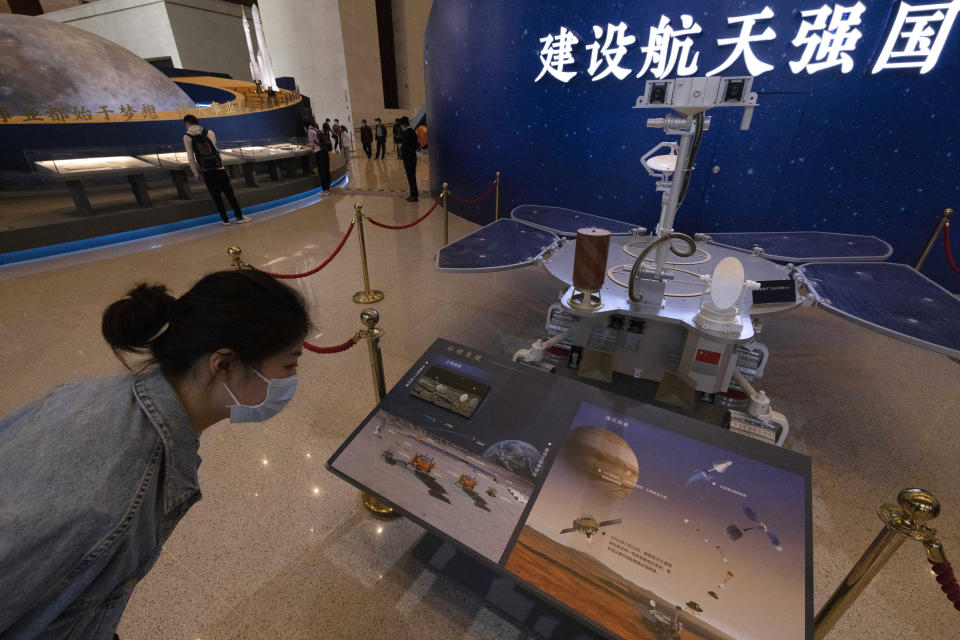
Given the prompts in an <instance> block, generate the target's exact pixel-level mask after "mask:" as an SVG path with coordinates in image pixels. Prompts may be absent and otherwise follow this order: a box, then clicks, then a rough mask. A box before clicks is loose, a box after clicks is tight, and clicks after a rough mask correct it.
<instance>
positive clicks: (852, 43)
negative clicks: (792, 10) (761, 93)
mask: <svg viewBox="0 0 960 640" xmlns="http://www.w3.org/2000/svg"><path fill="white" fill-rule="evenodd" d="M865 10H866V7H865V6H863V3H862V2H858V3H857V4H855V5H853V6H852V7H844V6H842V5H839V4H838V5H834V7H833V9H830V5H826V4H825V5H823V6H822V7H820V8H819V9H813V10H811V11H802V12H801V13H800V15H801V16H803V18H804V20H803V22H802V23H801V24H800V31H798V32H797V37H796V38H794V39H793V41H792V42H791V44H792V45H793V46H795V47H804V50H803V55H802V56H801V57H800V59H799V60H794V61H792V62H790V70H791V71H793V72H794V73H800V72H801V71H804V70H805V71H806V72H807V73H816V72H817V71H822V70H823V69H829V68H830V67H835V66H839V67H840V71H841V72H843V73H850V71H851V69H853V58H851V57H850V54H849V53H847V52H848V51H853V50H854V49H855V48H856V47H857V41H858V40H859V39H860V36H862V35H863V34H862V33H860V30H859V29H851V27H856V26H858V25H859V24H860V17H861V16H862V15H863V12H864V11H865ZM807 18H813V22H809V21H807Z"/></svg>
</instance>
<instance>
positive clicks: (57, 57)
mask: <svg viewBox="0 0 960 640" xmlns="http://www.w3.org/2000/svg"><path fill="white" fill-rule="evenodd" d="M0 104H3V105H4V106H6V107H7V108H8V109H9V110H10V111H11V112H12V113H24V110H25V109H26V108H34V109H37V110H40V111H41V112H44V111H45V110H46V108H47V107H48V105H64V106H69V105H82V106H85V107H88V108H89V109H91V110H96V108H97V107H98V106H99V105H108V106H109V107H110V108H111V109H112V110H113V111H114V112H116V111H117V109H118V106H119V105H121V104H130V105H133V106H135V107H136V108H137V109H138V110H139V109H140V108H141V106H142V105H145V104H147V105H153V106H154V107H155V108H156V110H157V111H164V110H172V109H176V108H177V106H178V105H181V104H188V105H192V104H193V100H191V99H190V98H189V97H188V96H187V94H186V93H184V92H183V91H182V90H181V89H180V87H178V86H177V85H176V84H175V83H174V82H173V81H171V80H170V79H169V78H167V76H165V75H164V74H163V73H161V72H160V71H158V70H157V69H156V68H155V67H154V66H153V65H151V64H150V63H148V62H146V61H145V60H143V59H142V58H140V57H138V56H137V55H135V54H134V53H132V52H130V51H128V50H127V49H124V48H123V47H121V46H118V45H116V44H114V43H113V42H110V41H109V40H105V39H104V38H101V37H100V36H97V35H94V34H92V33H89V32H87V31H83V30H82V29H77V28H76V27H70V26H67V25H64V24H60V23H59V22H56V21H54V20H48V19H44V18H35V17H31V16H22V15H16V14H0Z"/></svg>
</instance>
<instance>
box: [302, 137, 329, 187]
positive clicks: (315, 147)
mask: <svg viewBox="0 0 960 640" xmlns="http://www.w3.org/2000/svg"><path fill="white" fill-rule="evenodd" d="M303 128H304V130H306V132H307V145H308V146H309V147H310V150H311V151H313V157H314V158H316V161H317V173H318V174H320V186H321V187H322V188H323V192H324V193H330V151H331V150H332V149H333V145H332V144H330V136H329V135H327V132H326V131H321V130H320V128H319V127H317V123H316V122H313V121H311V122H306V123H304V125H303Z"/></svg>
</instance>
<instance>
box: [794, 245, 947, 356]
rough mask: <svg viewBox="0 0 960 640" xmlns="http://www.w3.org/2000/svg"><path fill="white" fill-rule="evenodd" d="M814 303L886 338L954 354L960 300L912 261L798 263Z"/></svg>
mask: <svg viewBox="0 0 960 640" xmlns="http://www.w3.org/2000/svg"><path fill="white" fill-rule="evenodd" d="M800 272H801V273H802V274H803V277H804V279H805V280H806V283H807V286H808V287H809V288H810V290H811V291H812V292H813V294H814V295H815V296H816V298H817V304H818V305H819V306H821V307H823V308H824V309H827V310H829V311H832V312H834V313H837V314H839V315H841V316H843V317H845V318H847V319H849V320H852V321H853V322H856V323H858V324H861V325H864V326H866V327H868V328H871V329H875V330H877V331H879V332H880V333H883V334H886V335H888V336H890V337H892V338H896V339H898V340H903V341H904V342H908V343H910V344H914V345H917V346H919V347H924V348H926V349H930V350H932V351H937V352H939V353H943V354H945V355H948V356H950V357H952V358H957V357H960V300H958V299H957V298H955V297H954V296H953V295H952V294H951V293H950V292H948V291H947V290H946V289H944V288H943V287H941V286H940V285H938V284H937V283H936V282H934V281H933V280H931V279H930V278H928V277H926V276H925V275H923V274H922V273H920V272H919V271H917V270H916V269H914V268H913V267H909V266H907V265H905V264H893V263H888V262H850V263H843V262H840V263H829V262H828V263H821V264H808V265H804V266H803V267H801V268H800Z"/></svg>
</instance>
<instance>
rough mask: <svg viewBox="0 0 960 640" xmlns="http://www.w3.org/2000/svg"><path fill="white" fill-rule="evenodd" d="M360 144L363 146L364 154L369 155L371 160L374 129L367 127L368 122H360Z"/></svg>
mask: <svg viewBox="0 0 960 640" xmlns="http://www.w3.org/2000/svg"><path fill="white" fill-rule="evenodd" d="M360 144H361V145H363V152H364V153H365V154H367V157H368V158H369V157H370V155H371V154H372V153H373V151H372V146H373V129H371V128H370V127H369V125H367V121H366V120H361V121H360Z"/></svg>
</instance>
